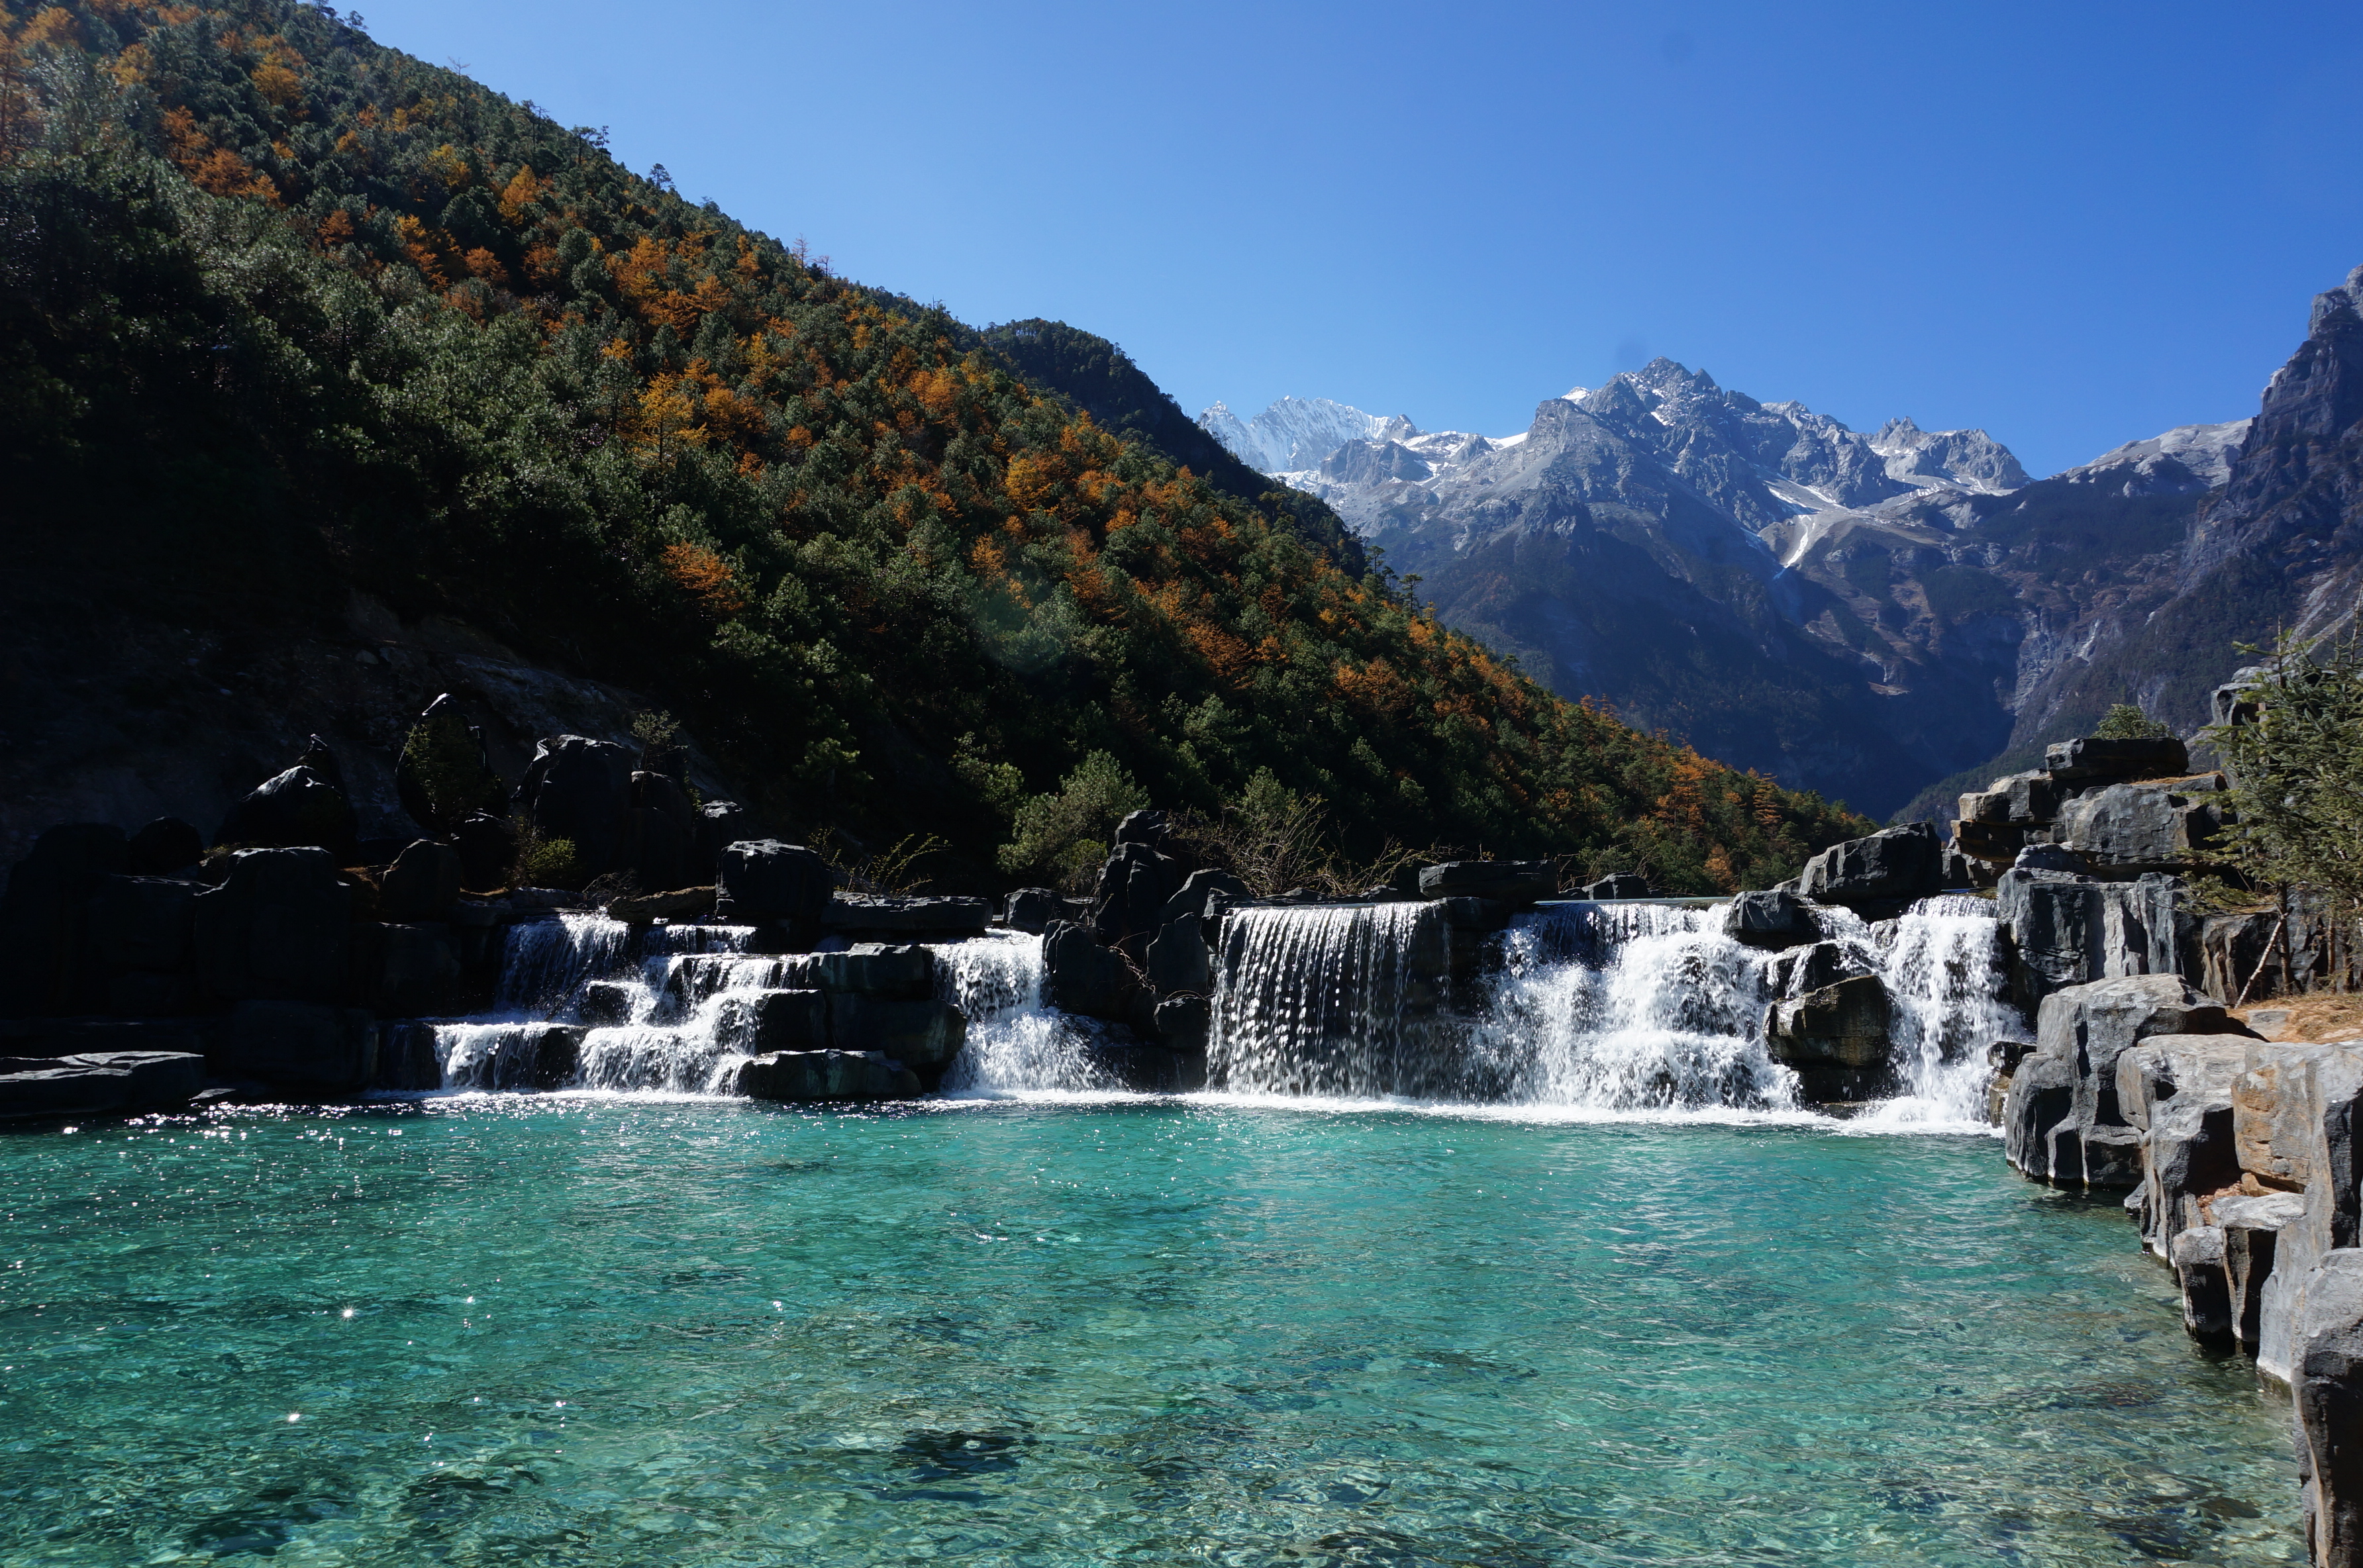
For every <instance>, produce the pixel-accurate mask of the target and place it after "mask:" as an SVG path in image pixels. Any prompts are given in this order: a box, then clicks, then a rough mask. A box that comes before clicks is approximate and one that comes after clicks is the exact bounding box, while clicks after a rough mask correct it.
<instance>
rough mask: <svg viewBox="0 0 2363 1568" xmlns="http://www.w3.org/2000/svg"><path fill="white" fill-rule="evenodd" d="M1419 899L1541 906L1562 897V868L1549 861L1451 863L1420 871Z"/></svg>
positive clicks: (1454, 861)
mask: <svg viewBox="0 0 2363 1568" xmlns="http://www.w3.org/2000/svg"><path fill="white" fill-rule="evenodd" d="M1419 896H1420V897H1421V898H1423V899H1428V900H1437V899H1491V900H1493V901H1494V902H1495V903H1500V904H1507V905H1510V906H1512V907H1520V906H1524V905H1527V904H1535V903H1539V902H1541V901H1542V900H1545V899H1552V898H1557V897H1558V896H1559V867H1557V866H1556V865H1554V864H1552V863H1551V862H1550V861H1548V860H1448V861H1445V862H1444V863H1443V864H1442V865H1438V866H1423V867H1420V868H1419Z"/></svg>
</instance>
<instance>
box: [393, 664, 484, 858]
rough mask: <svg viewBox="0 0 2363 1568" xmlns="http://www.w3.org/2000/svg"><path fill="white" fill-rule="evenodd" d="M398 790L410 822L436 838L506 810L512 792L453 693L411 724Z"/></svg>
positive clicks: (397, 770) (397, 771) (399, 761)
mask: <svg viewBox="0 0 2363 1568" xmlns="http://www.w3.org/2000/svg"><path fill="white" fill-rule="evenodd" d="M394 793H395V794H396V796H398V797H399V798H400V800H401V801H402V809H403V810H404V811H405V812H408V813H409V815H410V820H411V821H412V822H415V823H417V824H418V825H419V827H420V828H422V829H424V830H425V831H426V832H427V833H430V834H450V833H453V832H455V831H456V830H457V829H458V827H459V825H460V823H462V822H465V821H466V820H467V819H468V818H470V817H471V816H474V815H476V814H477V813H479V812H490V813H493V814H494V815H498V814H500V813H502V812H505V810H506V798H507V795H508V790H507V787H506V786H505V785H504V784H503V783H502V782H501V777H500V775H499V774H497V773H495V772H494V771H493V766H492V763H491V761H490V760H489V759H488V757H487V756H486V753H485V750H484V732H483V730H481V729H479V728H477V727H476V726H475V725H472V724H471V723H468V720H467V716H466V715H465V714H464V713H462V712H460V705H459V704H458V703H457V702H456V701H453V700H452V699H451V697H450V696H449V693H446V694H445V695H443V696H440V697H438V698H436V699H435V701H432V702H429V703H428V704H427V710H426V712H422V713H420V714H419V715H418V721H417V723H414V724H413V725H411V727H410V734H408V735H407V736H405V738H404V740H403V745H402V754H401V756H399V757H397V758H396V759H395V762H394ZM505 865H506V863H505V862H504V868H505ZM499 885H500V883H499V882H478V883H472V884H471V886H476V887H498V886H499Z"/></svg>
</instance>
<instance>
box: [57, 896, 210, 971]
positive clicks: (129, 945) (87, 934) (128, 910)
mask: <svg viewBox="0 0 2363 1568" xmlns="http://www.w3.org/2000/svg"><path fill="white" fill-rule="evenodd" d="M204 891H205V884H204V883H202V882H183V881H179V880H177V879H174V878H168V877H102V878H99V879H98V886H97V889H96V890H95V891H94V892H93V893H92V894H91V896H90V899H89V900H88V901H87V902H85V903H84V904H83V943H84V947H83V951H84V953H85V954H86V955H87V957H88V960H89V963H90V966H91V967H92V968H93V969H94V971H96V972H97V973H99V974H101V975H108V976H112V975H118V974H121V973H122V972H123V971H125V970H127V969H154V970H179V969H182V968H183V967H185V966H187V964H188V962H189V955H190V945H191V943H192V941H193V940H194V933H195V930H196V900H197V895H198V894H200V893H202V892H204Z"/></svg>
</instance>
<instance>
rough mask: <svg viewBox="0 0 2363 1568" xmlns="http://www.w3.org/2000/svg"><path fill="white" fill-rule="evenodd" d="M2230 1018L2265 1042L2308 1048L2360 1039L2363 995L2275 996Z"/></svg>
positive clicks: (2235, 1011) (2362, 1036) (2362, 1019)
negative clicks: (2262, 1037)
mask: <svg viewBox="0 0 2363 1568" xmlns="http://www.w3.org/2000/svg"><path fill="white" fill-rule="evenodd" d="M2232 1016H2233V1017H2235V1018H2236V1019H2238V1020H2239V1021H2241V1022H2243V1023H2245V1024H2247V1026H2248V1027H2249V1028H2251V1029H2253V1030H2255V1031H2256V1032H2258V1033H2259V1034H2261V1035H2263V1036H2264V1037H2265V1038H2266V1039H2268V1040H2276V1041H2281V1042H2284V1043H2298V1044H2309V1045H2311V1044H2319V1043H2323V1042H2324V1041H2329V1040H2363V996H2352V995H2328V996H2312V997H2277V998H2275V999H2273V1000H2271V1001H2262V1002H2257V1003H2254V1004H2252V1005H2251V1006H2248V1007H2243V1008H2235V1009H2234V1010H2233V1012H2232Z"/></svg>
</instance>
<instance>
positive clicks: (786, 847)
mask: <svg viewBox="0 0 2363 1568" xmlns="http://www.w3.org/2000/svg"><path fill="white" fill-rule="evenodd" d="M836 886H837V873H836V872H835V871H833V870H831V869H830V868H829V864H828V862H827V861H826V860H823V859H822V858H821V857H820V856H818V855H816V854H815V853H814V852H813V851H812V850H809V849H807V848H805V847H804V845H801V844H782V843H781V842H780V841H779V840H778V839H775V838H758V839H742V840H740V841H739V842H738V843H737V844H733V845H728V846H727V848H725V849H724V850H723V851H722V857H721V859H720V861H719V862H718V863H717V864H716V871H715V899H714V916H715V918H716V920H721V921H728V922H735V923H738V924H752V923H754V922H759V921H780V922H784V923H785V924H787V925H788V926H790V927H791V928H792V929H795V930H799V931H804V932H817V931H818V930H819V929H820V922H821V919H822V917H823V916H825V915H826V914H827V912H828V900H829V894H830V893H831V891H833V890H834V889H835V888H836Z"/></svg>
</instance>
